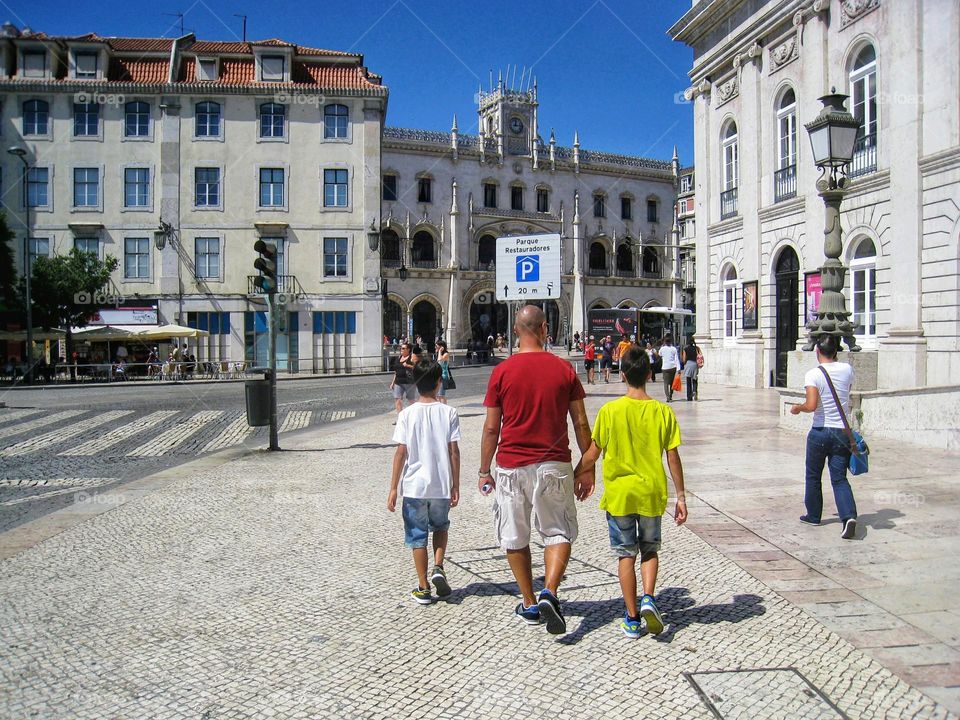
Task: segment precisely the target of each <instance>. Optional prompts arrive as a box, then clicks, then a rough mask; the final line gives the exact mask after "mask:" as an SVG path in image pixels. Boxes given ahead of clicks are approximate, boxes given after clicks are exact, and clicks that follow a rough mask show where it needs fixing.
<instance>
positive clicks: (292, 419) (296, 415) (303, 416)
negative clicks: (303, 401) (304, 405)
mask: <svg viewBox="0 0 960 720" xmlns="http://www.w3.org/2000/svg"><path fill="white" fill-rule="evenodd" d="M312 417H313V410H291V411H290V412H288V413H287V416H286V417H285V418H284V419H283V424H282V425H280V430H279V432H289V431H290V430H301V429H303V428H305V427H306V426H307V425H309V424H310V418H312Z"/></svg>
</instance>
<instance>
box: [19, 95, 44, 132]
mask: <svg viewBox="0 0 960 720" xmlns="http://www.w3.org/2000/svg"><path fill="white" fill-rule="evenodd" d="M49 123H50V104H49V103H48V102H47V101H46V100H27V101H26V102H25V103H24V104H23V134H24V136H26V135H48V134H49V133H50V125H49Z"/></svg>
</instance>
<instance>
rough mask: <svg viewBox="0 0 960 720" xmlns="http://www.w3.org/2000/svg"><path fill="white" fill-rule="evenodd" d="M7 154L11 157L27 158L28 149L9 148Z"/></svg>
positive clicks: (16, 146) (17, 146)
mask: <svg viewBox="0 0 960 720" xmlns="http://www.w3.org/2000/svg"><path fill="white" fill-rule="evenodd" d="M7 152H8V153H10V154H11V155H16V156H17V157H18V158H25V157H26V156H27V150H26V148H22V147H20V146H19V145H14V146H12V147H8V148H7Z"/></svg>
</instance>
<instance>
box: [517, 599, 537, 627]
mask: <svg viewBox="0 0 960 720" xmlns="http://www.w3.org/2000/svg"><path fill="white" fill-rule="evenodd" d="M513 612H514V613H515V614H516V616H517V617H518V618H520V619H521V620H523V621H524V622H525V623H526V624H527V625H539V624H540V623H542V622H543V620H542V619H541V618H540V608H539V607H537V606H536V605H531V606H530V607H524V606H523V603H522V602H519V603H517V607H516V608H515V609H514V611H513Z"/></svg>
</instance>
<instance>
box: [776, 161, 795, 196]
mask: <svg viewBox="0 0 960 720" xmlns="http://www.w3.org/2000/svg"><path fill="white" fill-rule="evenodd" d="M796 196H797V166H796V165H787V166H786V167H785V168H781V169H780V170H777V171H776V172H775V173H774V174H773V201H774V202H783V201H784V200H789V199H790V198H794V197H796Z"/></svg>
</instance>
